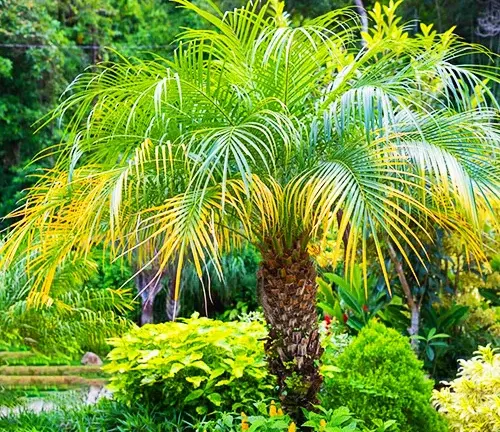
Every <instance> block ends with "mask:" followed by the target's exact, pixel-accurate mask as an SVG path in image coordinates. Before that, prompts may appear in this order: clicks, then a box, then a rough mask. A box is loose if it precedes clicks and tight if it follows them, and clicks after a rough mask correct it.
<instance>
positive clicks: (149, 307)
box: [141, 299, 154, 326]
mask: <svg viewBox="0 0 500 432" xmlns="http://www.w3.org/2000/svg"><path fill="white" fill-rule="evenodd" d="M153 305H154V299H152V300H149V299H147V300H146V301H143V303H142V305H141V326H143V325H145V324H153V323H154V316H153Z"/></svg>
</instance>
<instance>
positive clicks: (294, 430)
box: [288, 422, 297, 432]
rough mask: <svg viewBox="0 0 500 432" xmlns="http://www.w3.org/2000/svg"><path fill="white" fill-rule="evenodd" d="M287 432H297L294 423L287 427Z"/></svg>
mask: <svg viewBox="0 0 500 432" xmlns="http://www.w3.org/2000/svg"><path fill="white" fill-rule="evenodd" d="M288 432H297V426H295V423H294V422H292V423H290V426H288Z"/></svg>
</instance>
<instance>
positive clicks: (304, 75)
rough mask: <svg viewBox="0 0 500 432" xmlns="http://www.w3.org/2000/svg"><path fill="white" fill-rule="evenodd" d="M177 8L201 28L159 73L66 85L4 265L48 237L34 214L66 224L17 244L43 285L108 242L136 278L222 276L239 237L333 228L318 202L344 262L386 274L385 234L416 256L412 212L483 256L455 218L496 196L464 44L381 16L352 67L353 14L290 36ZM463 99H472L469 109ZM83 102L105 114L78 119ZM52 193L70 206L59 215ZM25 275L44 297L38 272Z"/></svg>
mask: <svg viewBox="0 0 500 432" xmlns="http://www.w3.org/2000/svg"><path fill="white" fill-rule="evenodd" d="M180 3H181V4H182V6H183V7H185V8H186V9H188V10H191V11H193V12H195V13H197V14H198V15H199V16H200V17H202V18H204V19H206V20H208V21H209V22H210V23H211V25H213V26H214V28H215V29H216V31H213V30H206V31H205V30H196V29H194V30H190V31H187V32H185V33H183V35H182V39H183V40H184V42H185V48H183V49H180V50H178V51H177V54H176V56H175V59H174V60H173V61H169V60H163V59H161V58H158V59H157V60H156V61H154V62H144V61H141V60H136V59H132V60H129V61H128V63H127V61H125V60H124V63H117V64H103V65H101V66H100V67H99V69H100V70H99V71H96V72H92V71H89V72H88V73H85V74H82V75H81V76H80V77H79V78H78V79H77V80H76V81H75V82H74V83H73V84H72V86H71V88H70V92H68V93H67V95H68V97H67V99H66V101H65V102H64V103H63V105H61V107H60V109H59V110H57V111H56V112H55V113H54V115H53V118H55V117H58V116H59V115H60V114H63V113H66V112H69V111H72V110H76V114H75V115H74V116H73V117H71V119H72V121H71V124H70V125H69V129H68V131H69V133H68V134H67V135H66V136H65V139H64V143H63V144H62V145H61V147H60V155H61V158H60V162H59V163H58V164H57V166H56V167H55V168H54V170H51V171H50V173H48V174H47V177H46V179H45V180H44V181H43V182H42V184H40V185H39V186H38V187H36V188H34V189H32V191H31V193H30V205H29V206H28V207H27V208H26V209H23V210H22V211H21V212H19V213H17V215H18V216H19V217H24V219H23V222H22V223H20V224H19V225H18V226H17V228H16V229H15V230H14V231H13V232H12V234H11V235H10V237H9V239H8V242H7V248H9V253H8V256H10V257H12V256H13V255H14V254H15V252H16V251H17V248H18V245H20V244H22V243H23V242H24V241H27V239H28V238H30V234H29V233H30V232H32V230H34V231H36V232H43V233H48V232H50V233H52V232H54V229H55V227H54V226H52V222H51V221H53V220H54V218H49V217H44V218H43V219H42V218H40V215H41V214H44V215H45V214H46V213H45V212H46V211H48V212H49V213H50V214H51V215H60V216H61V217H62V215H64V219H65V220H66V221H68V222H69V223H68V224H66V225H65V226H68V227H70V226H78V227H81V229H80V230H78V231H75V230H71V229H69V228H68V229H66V230H63V231H64V232H61V231H58V235H56V236H50V237H47V236H45V235H44V236H42V237H31V238H37V239H38V240H36V241H35V242H29V243H30V248H31V249H33V250H39V249H40V248H41V247H42V244H43V245H45V246H46V247H44V249H43V250H44V254H46V256H47V257H48V256H53V258H54V259H50V260H49V259H47V260H46V261H45V262H46V264H45V265H41V266H38V267H37V269H36V270H34V271H37V272H40V274H45V275H50V274H51V272H52V270H51V269H53V267H54V266H57V265H59V263H60V262H61V260H62V259H64V256H65V255H66V254H67V253H69V251H73V252H77V253H83V251H84V250H87V248H88V247H89V246H90V245H91V243H92V241H93V240H92V239H96V240H97V239H98V241H99V242H100V243H102V242H103V241H104V242H105V243H109V242H110V241H112V240H111V239H113V252H114V253H115V254H125V255H126V254H129V255H130V254H132V253H134V254H135V253H136V252H137V254H138V257H139V261H140V262H141V267H142V266H146V264H147V262H148V261H149V260H150V259H151V253H150V252H151V251H153V250H154V251H156V253H157V255H158V256H161V257H162V258H161V260H160V262H162V263H163V264H162V266H166V265H167V264H168V263H169V261H170V259H171V258H173V257H174V256H177V255H179V260H178V261H179V262H178V265H179V267H182V264H183V263H184V260H187V259H189V260H191V261H193V263H194V265H195V268H196V270H197V273H198V275H201V273H202V268H203V266H204V265H205V264H206V263H207V262H214V263H215V264H216V268H217V270H218V271H219V272H220V271H221V267H220V258H219V257H220V254H219V252H217V251H218V250H219V249H220V248H222V249H224V248H225V247H230V246H231V245H232V244H234V243H238V242H241V238H242V235H244V236H245V237H250V239H251V240H252V241H253V242H254V243H255V244H257V245H259V246H260V247H263V248H266V247H270V246H271V243H273V242H272V241H271V239H274V243H276V244H274V245H272V247H273V248H276V249H277V250H280V248H283V247H288V246H290V244H292V243H293V242H295V241H296V240H297V239H300V240H301V243H302V242H306V243H307V241H308V240H309V239H311V238H315V237H317V236H320V237H321V236H323V235H326V233H328V232H329V231H330V228H331V227H332V226H333V225H334V224H336V219H337V218H336V217H334V215H332V208H333V209H336V211H335V212H333V213H338V210H340V209H341V208H343V209H344V212H343V214H342V221H341V224H340V228H339V230H338V235H339V237H341V236H342V235H343V234H344V232H346V229H347V225H348V224H347V222H349V224H350V228H349V229H350V235H349V245H348V247H346V251H345V252H346V258H347V260H346V263H348V264H349V263H352V261H353V257H354V254H355V253H357V250H358V248H357V246H356V245H358V246H363V247H362V249H364V250H365V251H366V248H367V247H368V246H367V245H368V243H367V242H368V241H369V240H370V241H371V242H373V245H372V246H371V247H374V248H375V250H376V251H377V255H378V259H379V261H380V262H381V264H384V263H383V261H384V260H383V256H382V247H383V242H382V238H383V237H386V236H388V237H390V238H391V239H392V241H393V242H394V243H395V244H396V246H397V247H398V248H399V249H402V243H404V244H408V245H411V247H412V248H414V249H415V250H419V248H420V247H421V246H422V244H421V241H420V239H419V237H418V235H417V233H416V230H415V228H413V225H414V224H413V222H414V221H416V220H422V217H423V218H424V219H432V220H433V221H434V222H436V223H439V224H441V225H443V226H444V227H445V228H446V227H450V226H453V228H454V229H458V230H460V231H461V232H462V234H464V235H466V236H468V238H469V240H470V241H469V246H470V247H471V250H475V251H476V252H477V253H480V251H479V246H478V243H477V242H476V241H474V239H473V237H471V236H472V234H473V231H471V230H470V228H473V225H470V226H469V224H467V221H469V220H471V221H473V220H475V219H477V214H476V213H477V211H478V207H479V206H481V207H483V203H482V200H483V199H485V200H486V202H484V204H487V201H488V196H490V195H491V194H492V193H493V194H494V193H495V191H496V180H495V179H496V178H497V176H498V173H497V171H498V170H497V169H496V167H494V166H491V163H490V162H491V160H492V158H491V155H492V154H495V153H496V151H497V148H498V145H497V144H498V133H497V128H496V123H495V122H494V121H493V118H494V111H493V110H491V109H490V108H489V106H490V104H493V105H494V104H495V103H496V102H495V101H494V98H492V95H491V94H490V93H489V89H488V87H487V85H486V84H485V83H484V81H483V78H484V76H485V75H488V77H490V78H491V79H496V75H495V74H494V72H493V71H490V70H488V71H487V72H486V71H483V70H481V69H477V68H468V67H466V66H458V65H456V64H455V63H454V61H455V60H456V59H457V58H459V57H460V55H461V54H462V53H463V52H464V51H470V50H472V49H474V48H472V47H469V46H466V45H464V44H463V43H462V42H459V41H458V40H457V39H456V38H454V37H453V35H452V33H451V32H446V33H444V34H436V33H428V32H427V33H423V34H421V35H419V36H418V37H410V36H409V35H408V34H407V33H406V32H404V29H403V28H402V27H401V26H400V25H399V24H398V21H397V19H395V18H394V17H395V7H393V8H390V9H388V10H386V13H385V15H381V14H378V15H377V20H379V21H377V23H378V24H380V23H382V22H383V23H384V26H382V25H378V24H377V26H378V27H377V28H376V29H374V30H373V31H374V32H375V33H371V34H372V36H371V37H372V39H373V40H372V41H371V42H370V44H369V46H368V48H367V52H363V55H358V54H359V48H358V46H357V42H359V40H358V39H357V37H356V35H355V33H354V32H353V31H352V29H350V28H349V27H346V26H344V25H342V26H341V27H339V22H342V19H343V18H346V17H347V19H348V21H346V22H347V23H349V22H350V21H349V20H350V19H351V17H350V15H349V13H348V12H346V11H344V10H340V11H333V12H330V13H328V14H327V15H325V16H323V17H321V18H317V19H316V21H312V22H311V23H308V24H307V25H305V26H304V27H303V28H301V29H300V31H297V30H296V29H294V28H293V27H292V26H291V25H290V23H289V21H288V18H287V15H286V14H284V12H283V5H281V4H278V3H276V2H275V3H269V4H267V5H264V6H263V7H262V8H257V7H252V6H249V7H248V8H247V9H245V12H239V11H238V10H236V11H233V12H230V13H228V14H225V15H224V14H222V12H220V11H218V10H216V9H214V11H213V13H208V12H207V11H205V10H203V9H200V8H199V7H198V6H196V5H195V4H191V3H189V2H186V1H184V0H181V1H180ZM346 14H347V15H346ZM248 22H252V23H253V27H252V29H253V30H252V31H251V32H250V31H249V30H248V28H249V27H248V26H247V23H248ZM385 24H387V26H389V27H390V29H392V30H394V31H392V30H391V31H390V32H389V31H385V30H383V29H385V28H386V26H385ZM395 29H397V31H396V30H395ZM221 35H223V36H221ZM380 35H381V36H380ZM375 36H376V37H375ZM207 41H213V44H210V43H207ZM283 52H285V53H286V56H285V57H281V54H280V53H283ZM305 52H308V53H312V54H311V55H313V56H314V59H313V60H314V61H311V56H310V55H307V56H306V55H304V53H305ZM332 58H333V59H334V61H333V62H332ZM243 60H244V61H243ZM165 66H167V69H165ZM396 71H397V73H396ZM332 77H333V78H332ZM451 77H453V79H452V78H451ZM465 77H466V78H465ZM457 80H459V81H460V82H461V83H462V85H461V86H459V87H458V88H457V86H456V81H457ZM318 83H324V84H323V85H321V86H318ZM328 83H329V84H328ZM139 88H140V89H142V90H141V91H139V92H137V89H139ZM236 89H237V91H236ZM402 89H404V91H403V90H402ZM473 92H474V93H476V94H478V95H479V94H482V95H483V97H482V99H481V101H480V104H479V105H478V106H472V105H471V102H470V95H471V93H473ZM452 95H453V97H451V96H452ZM234 98H237V99H234ZM118 101H120V103H119V104H117V102H118ZM272 101H275V102H276V101H279V103H275V102H272ZM94 103H95V104H97V105H96V106H98V107H99V112H100V113H103V115H95V114H93V113H95V112H96V111H95V110H92V113H89V110H88V108H89V107H90V105H91V104H94ZM178 106H183V109H182V110H181V111H179V110H178V108H177V107H178ZM116 107H119V109H116ZM139 113H140V115H139ZM340 114H342V115H340ZM339 115H340V116H339ZM132 119H134V121H133V122H132ZM336 119H341V121H337V120H336ZM48 120H50V119H48ZM164 121H166V123H164ZM167 125H168V126H167ZM403 131H404V133H403ZM438 131H439V133H438ZM380 137H383V138H380ZM457 140H459V141H460V143H461V147H460V148H461V150H460V152H459V153H456V152H455V144H454V143H455V142H457ZM77 143H78V144H77ZM97 143H98V145H97ZM464 143H466V144H467V147H466V148H465V147H464V145H465V144H464ZM386 144H387V145H386ZM75 145H76V146H77V148H78V149H79V150H78V152H77V153H75V152H74V149H75V148H76V147H75ZM72 149H73V150H72ZM389 149H390V151H389ZM388 152H389V153H390V154H388ZM80 153H81V155H85V157H81V156H79V155H80ZM391 155H392V156H391ZM403 156H404V157H403ZM403 159H404V161H405V162H403ZM430 160H433V161H434V163H432V164H429V163H428V161H430ZM71 161H73V162H71ZM403 165H404V166H403ZM68 166H71V167H74V169H73V168H72V169H71V170H70V171H68V170H67V167H68ZM456 166H462V167H463V168H462V169H461V170H459V171H457V170H455V168H454V167H456ZM478 166H479V167H480V168H479V169H476V168H474V169H471V167H478ZM346 167H349V169H347V168H346ZM90 172H92V173H93V174H92V175H90V176H89V173H90ZM457 172H460V173H461V176H458V175H455V174H456V173H457ZM391 173H393V174H394V175H392V174H391ZM395 173H397V175H396V174H395ZM452 173H453V175H452ZM69 179H71V184H72V187H71V193H70V195H68V193H69V192H68V190H67V188H66V186H64V185H65V184H66V183H67V182H68V181H69ZM168 179H176V181H175V182H174V183H172V181H169V180H168ZM340 179H342V181H340ZM422 182H427V183H428V184H429V186H428V187H426V188H422V187H421V184H422ZM319 185H322V186H321V188H319ZM443 185H444V186H445V187H444V186H443ZM446 185H447V186H446ZM89 188H90V189H91V190H94V192H95V193H93V194H89V193H88V191H89ZM139 189H140V190H142V191H143V193H141V194H136V193H133V191H136V190H139ZM347 190H349V191H351V190H352V193H349V194H347V193H345V194H344V193H343V191H347ZM317 191H318V192H321V193H316V192H317ZM457 191H463V193H458V192H457ZM396 192H397V193H396ZM60 196H67V197H68V200H60V201H57V204H56V201H55V199H56V197H60ZM110 202H111V203H112V205H111V206H103V203H110ZM445 202H449V203H450V205H449V206H448V205H446V208H444V207H443V203H445ZM70 203H71V204H70ZM285 203H286V205H285ZM451 203H456V205H452V204H451ZM248 206H250V207H248ZM81 208H85V209H86V210H87V211H85V212H83V211H80V209H81ZM484 208H487V207H484ZM42 209H44V210H42ZM181 209H182V210H181ZM196 209H197V210H196ZM313 210H314V211H313ZM409 211H410V212H411V215H410V214H409V213H408V212H409ZM209 214H211V215H213V216H211V218H212V219H211V220H212V222H210V223H208V215H209ZM146 215H147V216H146ZM404 215H409V216H411V218H412V220H411V222H410V220H408V219H407V218H406V216H404ZM144 217H146V218H147V221H148V222H147V223H146V224H145V223H143V218H144ZM95 218H97V219H95ZM56 219H57V218H56ZM28 221H29V222H28ZM59 227H60V226H59ZM97 227H99V229H98V230H97ZM82 230H84V231H82ZM95 230H97V231H98V233H99V234H98V235H97V232H95V234H96V235H89V234H90V233H91V232H94V231H95ZM242 230H243V232H242ZM131 232H134V235H133V236H132V237H133V238H134V239H135V240H134V241H133V242H131V241H129V240H130V239H131V238H132V237H131V236H130V233H131ZM400 232H405V233H407V234H406V235H405V236H401V237H398V236H397V234H399V233H400ZM84 233H85V234H84ZM82 236H83V237H85V238H86V239H88V241H85V242H82V241H81V240H82ZM198 239H204V240H203V244H202V243H199V240H198ZM222 239H224V241H222ZM96 240H94V241H96ZM277 240H279V241H277ZM89 242H90V243H89ZM401 242H402V243H401ZM268 243H269V244H268ZM138 245H139V246H140V247H139V248H138ZM362 256H364V255H363V254H362ZM363 264H365V263H363ZM348 267H349V266H348ZM362 268H363V269H365V266H364V265H363V266H362ZM382 269H384V266H383V265H382ZM363 271H364V270H363ZM39 280H40V288H41V289H42V290H43V291H44V292H46V290H48V289H49V288H50V284H51V278H50V277H47V278H39ZM177 283H178V284H179V283H180V282H179V281H178V282H177ZM177 288H178V287H177Z"/></svg>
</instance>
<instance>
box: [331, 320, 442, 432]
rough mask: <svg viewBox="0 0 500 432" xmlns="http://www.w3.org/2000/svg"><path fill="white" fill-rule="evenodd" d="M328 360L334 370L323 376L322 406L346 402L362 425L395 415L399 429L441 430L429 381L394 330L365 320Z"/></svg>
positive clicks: (404, 431) (414, 431)
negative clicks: (361, 326)
mask: <svg viewBox="0 0 500 432" xmlns="http://www.w3.org/2000/svg"><path fill="white" fill-rule="evenodd" d="M332 364H333V365H334V366H336V367H337V368H339V371H338V372H335V373H333V374H328V375H326V376H325V382H324V389H323V393H322V397H321V399H322V405H323V406H324V407H325V408H335V407H339V406H346V407H348V408H349V409H350V410H351V411H352V412H353V413H354V414H355V416H356V417H358V418H360V419H361V420H363V421H364V422H365V423H366V424H367V425H370V424H371V419H374V418H379V419H381V420H382V421H384V422H385V421H390V420H395V421H396V422H397V427H396V430H399V431H401V432H436V431H444V430H446V426H445V424H444V421H443V420H442V419H441V418H440V417H439V415H438V413H437V412H436V411H435V410H434V409H433V408H432V406H431V404H430V397H431V392H432V387H433V384H432V382H431V381H430V380H428V379H426V378H425V376H424V373H423V371H422V363H421V362H420V361H419V360H418V359H417V358H416V356H415V354H414V353H413V351H412V349H411V347H410V344H409V341H408V339H407V338H405V337H404V336H401V335H400V334H399V333H398V332H397V331H396V330H393V329H389V328H387V327H385V326H384V325H383V324H381V323H378V322H374V321H372V322H370V323H369V324H368V325H367V326H366V327H364V328H363V329H362V330H361V331H360V333H359V335H358V336H357V337H356V338H355V339H354V340H353V342H352V343H351V344H350V345H348V346H347V347H346V348H345V350H344V352H343V353H342V354H340V355H339V356H338V357H336V358H335V359H334V361H333V362H332Z"/></svg>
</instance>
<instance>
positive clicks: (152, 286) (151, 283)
mask: <svg viewBox="0 0 500 432" xmlns="http://www.w3.org/2000/svg"><path fill="white" fill-rule="evenodd" d="M135 281H136V286H137V291H138V292H139V296H140V298H141V325H144V324H152V323H153V322H154V314H153V306H154V302H155V299H156V296H157V295H158V293H159V292H160V291H161V289H162V276H161V275H159V274H158V270H157V269H155V268H152V269H147V270H143V271H142V272H141V273H139V274H138V275H137V276H136V278H135Z"/></svg>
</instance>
